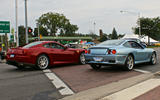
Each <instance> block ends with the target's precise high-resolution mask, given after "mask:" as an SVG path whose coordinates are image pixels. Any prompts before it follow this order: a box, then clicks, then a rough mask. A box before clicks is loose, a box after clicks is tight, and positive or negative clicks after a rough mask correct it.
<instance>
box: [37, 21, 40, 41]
mask: <svg viewBox="0 0 160 100" xmlns="http://www.w3.org/2000/svg"><path fill="white" fill-rule="evenodd" d="M37 29H38V41H40V34H39V23H37Z"/></svg>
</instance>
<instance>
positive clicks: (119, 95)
mask: <svg viewBox="0 0 160 100" xmlns="http://www.w3.org/2000/svg"><path fill="white" fill-rule="evenodd" d="M158 86H160V79H149V80H147V81H144V82H142V83H139V84H137V85H134V86H132V87H129V88H127V89H124V90H122V91H119V92H116V93H114V94H111V95H109V96H107V97H104V98H102V99H100V100H132V99H134V98H136V97H138V96H140V95H142V94H144V93H146V92H148V91H150V90H151V89H154V88H156V87H158Z"/></svg>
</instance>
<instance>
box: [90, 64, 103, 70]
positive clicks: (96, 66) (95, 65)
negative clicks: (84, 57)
mask: <svg viewBox="0 0 160 100" xmlns="http://www.w3.org/2000/svg"><path fill="white" fill-rule="evenodd" d="M90 66H91V67H92V68H93V69H95V70H98V69H100V68H101V67H102V66H101V65H98V64H90Z"/></svg>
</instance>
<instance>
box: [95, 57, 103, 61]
mask: <svg viewBox="0 0 160 100" xmlns="http://www.w3.org/2000/svg"><path fill="white" fill-rule="evenodd" d="M93 59H94V61H102V60H103V58H102V57H94V58H93Z"/></svg>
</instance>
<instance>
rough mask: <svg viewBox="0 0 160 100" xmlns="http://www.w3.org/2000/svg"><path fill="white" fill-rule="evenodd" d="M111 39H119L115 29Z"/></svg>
mask: <svg viewBox="0 0 160 100" xmlns="http://www.w3.org/2000/svg"><path fill="white" fill-rule="evenodd" d="M111 39H118V36H117V31H116V29H115V28H113V31H112V34H111Z"/></svg>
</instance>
